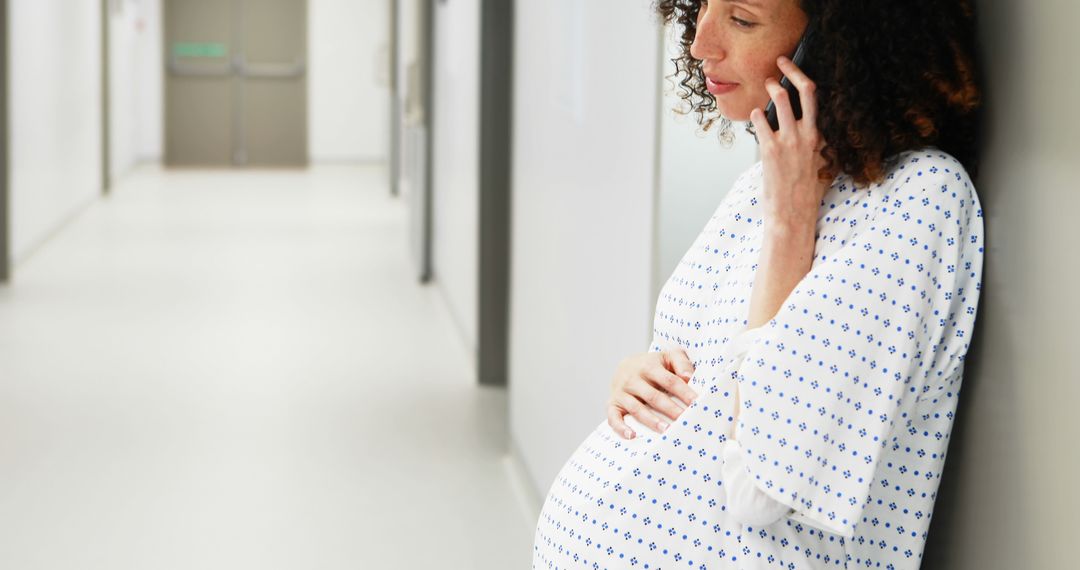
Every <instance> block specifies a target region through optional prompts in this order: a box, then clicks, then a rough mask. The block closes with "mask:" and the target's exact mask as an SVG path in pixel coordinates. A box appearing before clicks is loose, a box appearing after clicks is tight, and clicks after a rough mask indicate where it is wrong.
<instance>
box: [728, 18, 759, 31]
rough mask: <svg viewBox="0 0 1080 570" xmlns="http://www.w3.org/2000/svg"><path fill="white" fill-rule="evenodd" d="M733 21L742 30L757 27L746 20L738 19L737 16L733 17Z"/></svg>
mask: <svg viewBox="0 0 1080 570" xmlns="http://www.w3.org/2000/svg"><path fill="white" fill-rule="evenodd" d="M731 21H732V22H735V25H736V26H738V27H740V28H747V29H750V28H753V27H754V26H756V25H757V24H755V23H754V22H747V21H746V20H743V19H742V18H736V17H735V16H732V17H731Z"/></svg>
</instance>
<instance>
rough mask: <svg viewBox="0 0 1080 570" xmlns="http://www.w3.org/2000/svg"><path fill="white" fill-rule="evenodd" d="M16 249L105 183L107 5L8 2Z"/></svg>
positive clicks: (28, 245) (24, 249) (27, 246)
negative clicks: (103, 14)
mask: <svg viewBox="0 0 1080 570" xmlns="http://www.w3.org/2000/svg"><path fill="white" fill-rule="evenodd" d="M8 10H9V22H8V31H9V34H10V37H9V38H8V46H9V50H10V51H9V62H10V70H9V84H8V104H9V116H10V135H9V136H10V154H9V160H10V162H9V168H10V174H9V175H10V178H9V180H10V190H9V191H10V199H11V213H10V216H11V221H10V223H11V253H12V260H13V261H14V263H16V264H18V263H19V262H20V261H21V260H23V259H24V258H25V257H26V256H27V255H28V254H29V253H30V252H31V251H32V250H33V249H34V247H36V246H37V245H39V244H40V243H41V242H42V241H43V240H45V239H46V238H47V237H48V236H49V235H50V234H51V233H52V232H54V231H55V230H56V229H57V228H59V227H60V226H61V225H62V224H63V223H64V222H65V221H66V220H68V219H69V218H70V217H71V216H72V215H74V214H75V213H76V212H77V211H78V210H79V209H80V208H81V207H83V206H84V205H86V204H88V203H89V202H91V201H92V200H94V199H95V198H97V196H98V195H99V192H100V190H101V178H102V177H101V169H102V164H101V162H102V161H101V136H102V135H101V133H102V119H101V48H100V46H101V6H100V4H99V3H97V2H86V1H85V0H12V1H11V2H9V3H8Z"/></svg>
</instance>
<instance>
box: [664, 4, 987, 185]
mask: <svg viewBox="0 0 1080 570" xmlns="http://www.w3.org/2000/svg"><path fill="white" fill-rule="evenodd" d="M797 1H798V2H799V4H800V6H801V7H802V9H803V11H804V12H805V13H806V14H807V16H808V17H809V18H810V20H811V21H816V26H817V30H816V38H815V40H814V46H813V54H814V55H811V56H810V57H808V58H807V61H806V62H805V63H804V65H803V66H802V67H803V69H804V70H805V71H806V74H807V75H808V76H809V77H810V78H811V79H812V80H813V81H814V83H815V85H816V86H817V101H818V130H819V131H820V132H821V135H822V137H823V138H824V141H825V148H824V149H823V150H822V156H823V157H824V159H825V161H826V164H827V166H826V167H825V168H824V169H823V170H822V172H821V175H822V178H823V179H829V180H831V179H832V177H833V176H835V175H836V174H838V173H840V172H844V173H847V174H849V175H850V176H851V177H852V178H853V180H854V181H855V183H856V184H858V185H860V186H866V185H869V184H870V183H873V182H880V181H881V180H882V179H883V178H884V176H885V172H886V170H887V168H888V164H887V163H888V162H889V160H890V159H891V158H892V157H894V156H896V155H897V154H898V153H901V152H904V151H907V150H914V149H919V148H922V147H926V146H935V147H937V148H939V149H941V150H943V151H945V152H947V153H949V154H951V155H952V156H954V157H955V158H956V159H957V160H959V161H960V163H961V164H963V165H964V168H965V169H966V170H967V171H968V174H969V175H971V176H972V177H973V178H974V177H975V176H976V173H977V169H978V164H977V158H978V154H979V151H978V142H979V135H980V132H979V130H980V125H981V120H980V119H981V114H982V88H981V72H980V70H979V68H978V61H977V58H976V50H975V41H976V28H975V15H974V10H973V9H972V6H971V2H970V0H860V1H857V2H852V1H850V0H797ZM655 8H656V11H657V12H658V13H659V15H660V17H661V18H662V19H663V20H664V21H665V22H666V23H674V24H677V25H678V26H680V27H681V31H682V33H681V35H679V44H680V46H681V48H682V50H681V51H682V53H681V55H680V56H678V57H676V58H675V59H674V60H673V62H674V63H675V66H676V71H675V73H674V75H673V76H671V77H670V79H674V80H675V81H676V82H677V84H678V86H679V89H678V95H679V97H680V98H682V99H683V100H684V103H686V104H687V105H688V107H689V112H696V113H697V114H698V123H699V124H701V126H702V127H703V128H704V129H708V128H709V127H710V126H711V125H712V123H713V122H714V121H715V120H716V115H715V111H716V101H715V100H714V99H713V97H712V95H711V94H710V93H709V92H708V90H707V89H706V88H705V76H704V74H703V72H702V62H701V61H699V60H696V59H694V58H693V57H692V56H691V55H690V45H691V44H692V43H693V42H694V36H695V34H696V31H697V17H698V10H699V9H700V8H701V2H700V0H659V1H658V2H656V4H655ZM818 54H822V55H826V54H827V56H826V57H814V56H816V55H818Z"/></svg>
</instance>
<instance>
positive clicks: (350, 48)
mask: <svg viewBox="0 0 1080 570" xmlns="http://www.w3.org/2000/svg"><path fill="white" fill-rule="evenodd" d="M389 28H390V3H389V2H388V1H387V0H308V45H309V48H308V61H309V76H308V121H309V125H308V127H309V131H310V132H309V143H308V144H309V149H308V150H309V154H310V156H311V160H312V161H314V162H319V161H381V160H386V159H387V156H388V154H389V150H388V149H389V146H388V145H389V129H390V117H389V113H390V103H389V97H390V86H389V65H390V59H389V58H390V52H389V51H388V50H389V41H390V34H389Z"/></svg>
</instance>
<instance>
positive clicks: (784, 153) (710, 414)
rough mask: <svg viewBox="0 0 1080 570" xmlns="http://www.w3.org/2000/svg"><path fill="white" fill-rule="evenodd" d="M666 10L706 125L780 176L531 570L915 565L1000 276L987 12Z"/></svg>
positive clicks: (719, 258) (737, 207) (687, 85)
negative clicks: (996, 273)
mask: <svg viewBox="0 0 1080 570" xmlns="http://www.w3.org/2000/svg"><path fill="white" fill-rule="evenodd" d="M658 9H659V12H660V14H661V15H662V16H663V17H664V18H665V19H666V20H667V21H669V22H674V23H675V24H676V25H678V26H680V27H681V31H682V34H681V38H682V47H683V53H682V56H681V57H680V58H678V59H677V61H676V63H677V64H678V70H679V71H678V73H677V74H678V76H679V77H678V79H679V82H678V83H679V85H680V86H681V87H682V93H681V95H682V96H683V98H684V99H685V100H686V101H687V102H688V103H689V105H690V106H691V108H692V109H694V110H696V111H697V112H698V113H699V118H700V119H701V122H702V123H703V124H705V125H709V124H711V123H712V122H713V121H715V120H718V121H719V122H720V124H721V125H722V128H723V129H724V130H728V131H729V130H730V128H731V124H732V121H747V120H748V121H749V123H750V124H751V125H752V129H753V132H754V133H756V137H757V138H758V141H759V144H760V150H761V161H760V162H759V163H757V164H755V165H754V166H752V167H751V168H750V169H749V170H747V171H746V172H745V173H743V174H742V175H741V176H740V177H739V178H738V180H737V181H736V182H735V185H734V187H733V188H732V189H731V190H730V191H729V192H728V194H727V195H726V196H725V197H724V198H723V200H722V201H721V202H720V203H719V206H718V207H717V209H716V211H715V213H714V214H713V216H712V218H711V219H710V221H709V222H708V224H707V225H706V227H705V228H704V230H703V231H702V232H701V234H700V235H699V236H698V238H697V239H696V241H695V242H694V243H693V245H692V246H691V247H690V249H689V251H687V253H686V255H685V256H684V257H683V258H682V260H681V261H680V263H679V265H678V267H677V268H676V269H675V271H674V273H673V274H672V275H671V277H670V278H669V279H668V281H667V282H666V284H665V285H664V287H663V289H662V291H661V293H660V296H659V299H658V300H657V305H656V313H655V320H654V337H653V342H652V345H651V347H650V349H649V351H648V352H646V353H643V354H640V355H636V356H632V357H629V358H627V359H625V360H624V361H623V362H622V363H620V365H619V366H618V369H617V371H616V374H615V377H614V379H613V381H612V395H611V400H610V402H609V410H608V411H609V413H608V418H607V420H606V421H604V422H602V423H600V425H599V426H598V427H597V428H596V429H595V430H594V431H593V433H592V434H590V435H589V436H588V437H587V438H586V439H585V441H584V442H582V443H581V445H580V446H579V447H578V449H577V451H576V452H575V453H574V454H573V455H572V456H571V457H570V459H569V460H568V461H567V463H566V464H565V466H564V467H563V468H562V470H561V471H560V472H559V474H558V476H557V477H556V480H555V481H554V483H553V484H552V486H551V488H550V491H549V493H548V495H547V498H546V500H545V503H544V507H543V510H542V512H541V515H540V519H539V521H538V524H537V528H536V538H535V544H534V550H533V568H547V569H570V568H591V569H594V570H600V569H605V568H606V569H612V570H614V569H621V568H644V569H649V570H660V569H674V568H689V569H696V570H706V569H721V568H740V569H747V568H766V567H777V568H787V569H798V568H855V567H860V568H887V569H894V570H895V569H904V568H917V567H918V566H919V564H920V561H921V559H922V553H923V547H924V544H925V542H926V537H927V532H928V529H929V527H930V519H931V516H932V514H933V509H934V500H935V497H936V493H937V489H938V485H939V483H940V479H941V473H942V469H943V467H944V461H945V455H946V449H947V447H948V441H949V435H950V431H951V427H952V422H953V419H954V413H955V410H956V404H957V397H958V394H959V391H960V384H961V378H962V375H963V369H964V357H965V355H966V353H967V350H968V345H969V343H970V341H971V336H972V332H973V327H974V323H975V314H976V309H977V305H978V300H979V292H980V286H981V276H982V259H983V243H984V235H983V222H982V211H981V209H980V203H979V198H978V196H977V195H976V192H975V188H974V186H973V184H972V178H971V176H974V170H975V164H974V161H973V159H974V156H975V154H976V148H975V144H974V143H975V140H976V137H977V127H978V121H977V117H978V110H979V106H980V104H979V99H980V90H979V87H978V84H977V79H978V78H977V73H976V72H977V66H976V65H975V61H974V54H973V50H972V43H973V37H974V29H973V28H974V24H973V14H972V10H971V6H970V5H969V3H968V2H967V1H965V0H904V1H885V0H867V1H863V2H851V1H849V0H709V1H707V2H706V1H700V0H699V1H690V0H662V1H660V2H659V3H658ZM808 27H811V28H812V29H813V30H815V34H814V35H813V42H812V43H811V42H807V45H806V50H805V53H806V59H805V61H804V64H803V65H802V66H796V65H794V64H793V63H792V62H791V61H789V60H788V59H787V58H786V57H785V56H788V55H790V54H792V53H793V52H794V51H795V48H796V46H797V45H798V44H799V43H800V38H802V37H803V35H804V33H805V32H806V31H807V29H808ZM800 67H801V68H800ZM781 76H786V77H787V78H788V79H789V80H790V81H791V83H792V84H793V85H794V86H795V87H796V88H797V98H798V101H799V102H800V103H801V109H802V117H801V119H798V118H797V117H796V114H795V112H794V111H793V105H792V100H791V98H789V96H788V94H787V92H786V91H785V89H784V87H782V86H781V84H780V83H779V82H778V80H777V79H778V78H779V77H781ZM770 100H772V101H773V102H774V104H775V109H776V117H777V120H778V128H777V129H776V130H775V131H774V129H773V127H771V126H770V124H769V122H768V120H767V119H766V115H765V113H764V112H763V108H765V107H766V105H767V104H768V103H769V101H770Z"/></svg>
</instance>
